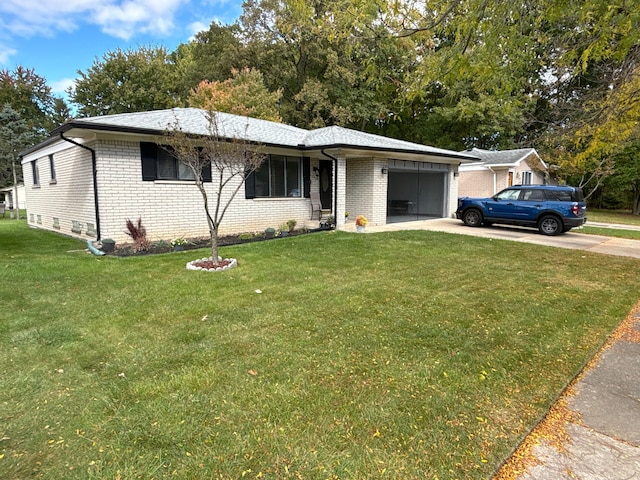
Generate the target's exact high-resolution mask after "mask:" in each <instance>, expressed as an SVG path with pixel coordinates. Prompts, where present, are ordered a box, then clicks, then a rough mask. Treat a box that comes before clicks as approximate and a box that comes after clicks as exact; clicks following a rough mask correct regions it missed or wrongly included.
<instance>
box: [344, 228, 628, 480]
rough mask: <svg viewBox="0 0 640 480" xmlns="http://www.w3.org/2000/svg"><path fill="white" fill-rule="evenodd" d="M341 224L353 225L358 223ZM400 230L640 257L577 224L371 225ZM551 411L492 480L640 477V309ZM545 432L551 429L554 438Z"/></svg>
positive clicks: (621, 241)
mask: <svg viewBox="0 0 640 480" xmlns="http://www.w3.org/2000/svg"><path fill="white" fill-rule="evenodd" d="M588 225H590V226H600V227H604V228H619V229H627V230H636V229H637V230H640V227H633V226H631V227H630V226H627V225H620V226H618V225H611V224H595V223H589V224H588ZM344 229H345V230H347V231H355V226H354V225H353V224H347V225H346V227H345V228H344ZM396 230H433V231H439V232H447V233H455V234H460V235H471V236H479V237H485V238H495V239H503V240H511V241H516V242H527V243H534V244H538V245H545V246H552V247H558V248H568V249H576V250H584V251H587V252H594V253H599V254H606V255H618V256H626V257H632V258H640V240H626V239H620V238H612V237H606V236H600V235H586V234H581V233H579V231H580V230H579V229H575V230H572V231H571V232H568V233H566V234H564V235H559V236H557V237H548V236H544V235H541V234H539V233H538V232H537V231H536V230H532V229H525V228H517V227H509V226H504V227H503V226H493V227H490V228H485V227H479V228H471V227H467V226H465V225H464V224H463V223H462V221H460V220H456V219H446V218H442V219H434V220H423V221H416V222H403V223H393V224H389V225H383V226H375V227H369V226H367V228H366V231H367V232H370V233H374V232H384V231H396ZM550 412H553V414H549V415H548V416H547V417H546V418H545V419H544V420H543V421H542V422H540V424H539V425H538V426H537V427H536V428H535V429H534V430H533V431H532V432H531V433H530V434H529V435H528V436H527V438H526V439H525V441H524V442H523V443H522V445H521V446H520V447H519V448H518V449H517V450H516V452H514V454H513V455H512V456H511V457H510V458H509V459H508V460H507V462H506V463H505V465H504V466H503V468H502V469H501V470H500V471H499V472H498V474H497V475H496V477H495V480H507V479H509V480H576V479H580V480H632V479H633V480H640V308H639V309H638V310H636V311H634V312H632V313H630V314H629V317H628V318H627V319H626V320H625V321H624V322H623V323H622V324H621V325H620V327H618V329H617V330H616V332H615V333H614V334H613V335H612V336H611V338H610V340H609V342H608V343H607V344H606V345H605V346H604V347H603V348H602V349H601V351H600V352H599V353H598V354H597V355H596V356H595V357H594V359H593V360H592V361H591V362H590V363H589V364H588V365H587V367H586V368H585V370H584V371H583V372H582V373H581V374H580V375H579V376H578V377H577V378H576V380H575V381H574V383H573V384H572V385H571V386H570V387H569V388H567V389H566V391H565V392H563V394H562V396H561V398H560V399H559V400H558V402H557V403H556V404H555V405H554V406H553V407H552V408H551V410H550ZM558 412H560V413H558ZM540 431H543V432H545V431H546V432H552V436H553V437H554V438H553V439H551V440H550V439H548V438H547V437H548V436H547V437H546V436H545V435H544V434H540V433H538V432H540Z"/></svg>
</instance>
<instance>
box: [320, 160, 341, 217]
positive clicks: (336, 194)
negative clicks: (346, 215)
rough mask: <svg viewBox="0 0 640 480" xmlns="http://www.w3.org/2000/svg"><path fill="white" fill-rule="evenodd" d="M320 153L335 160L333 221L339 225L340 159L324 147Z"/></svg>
mask: <svg viewBox="0 0 640 480" xmlns="http://www.w3.org/2000/svg"><path fill="white" fill-rule="evenodd" d="M320 153H321V154H322V155H324V156H325V157H329V158H330V159H331V160H333V164H334V165H335V167H334V169H333V170H334V174H333V221H334V222H336V226H337V225H338V159H337V158H336V157H334V156H332V155H329V154H328V153H327V152H325V151H324V148H321V149H320Z"/></svg>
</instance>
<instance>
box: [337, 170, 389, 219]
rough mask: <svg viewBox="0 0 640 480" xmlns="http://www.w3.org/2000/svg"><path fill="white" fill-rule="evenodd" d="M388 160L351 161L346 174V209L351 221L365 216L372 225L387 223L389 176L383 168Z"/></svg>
mask: <svg viewBox="0 0 640 480" xmlns="http://www.w3.org/2000/svg"><path fill="white" fill-rule="evenodd" d="M386 165H387V160H385V159H379V158H367V159H364V158H358V159H349V161H348V163H347V169H346V170H347V172H346V202H345V205H346V209H347V210H348V211H349V221H355V219H356V217H357V216H358V215H364V216H365V217H367V219H368V220H369V223H370V224H371V225H384V224H386V221H387V175H385V174H383V173H382V167H383V166H386Z"/></svg>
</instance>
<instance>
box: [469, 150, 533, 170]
mask: <svg viewBox="0 0 640 480" xmlns="http://www.w3.org/2000/svg"><path fill="white" fill-rule="evenodd" d="M462 153H467V154H469V155H473V156H475V157H478V158H479V159H480V160H481V162H482V163H483V164H484V165H502V166H507V165H516V164H517V163H518V162H520V161H521V160H524V159H525V158H526V157H528V156H529V155H531V154H532V153H533V154H535V155H536V156H537V155H538V153H537V152H536V150H535V149H534V148H518V149H515V150H502V151H494V150H482V149H480V148H472V149H471V150H465V151H464V152H462Z"/></svg>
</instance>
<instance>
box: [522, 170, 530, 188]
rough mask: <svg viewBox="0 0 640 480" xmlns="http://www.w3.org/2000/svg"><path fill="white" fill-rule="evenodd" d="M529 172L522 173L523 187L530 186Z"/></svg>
mask: <svg viewBox="0 0 640 480" xmlns="http://www.w3.org/2000/svg"><path fill="white" fill-rule="evenodd" d="M531 178H532V174H531V172H522V184H523V185H531Z"/></svg>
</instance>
